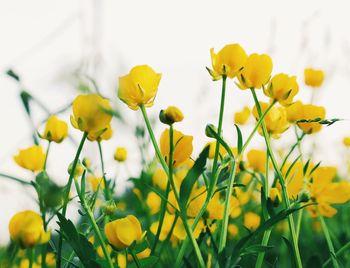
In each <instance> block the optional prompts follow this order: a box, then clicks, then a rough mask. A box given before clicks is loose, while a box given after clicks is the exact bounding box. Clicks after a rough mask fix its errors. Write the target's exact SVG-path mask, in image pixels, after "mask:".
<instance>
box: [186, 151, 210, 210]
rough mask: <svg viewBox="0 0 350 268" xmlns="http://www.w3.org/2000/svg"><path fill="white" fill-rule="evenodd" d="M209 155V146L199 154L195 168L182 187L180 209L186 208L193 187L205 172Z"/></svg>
mask: <svg viewBox="0 0 350 268" xmlns="http://www.w3.org/2000/svg"><path fill="white" fill-rule="evenodd" d="M208 155H209V146H206V147H205V148H204V149H203V151H202V152H201V153H200V154H199V157H198V158H197V160H196V162H195V163H194V165H193V167H192V168H191V169H190V170H189V171H188V173H187V175H186V177H185V178H184V180H183V181H182V183H181V187H180V207H182V208H186V206H187V202H188V199H189V197H190V194H191V192H192V188H193V185H194V184H195V182H196V181H197V180H198V178H199V176H200V175H201V174H202V173H203V172H204V170H205V165H206V163H207V158H208Z"/></svg>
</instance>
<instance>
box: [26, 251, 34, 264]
mask: <svg viewBox="0 0 350 268" xmlns="http://www.w3.org/2000/svg"><path fill="white" fill-rule="evenodd" d="M27 253H28V259H29V268H32V267H33V264H34V248H28V251H27Z"/></svg>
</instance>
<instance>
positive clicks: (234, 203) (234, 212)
mask: <svg viewBox="0 0 350 268" xmlns="http://www.w3.org/2000/svg"><path fill="white" fill-rule="evenodd" d="M230 209H231V212H230V217H231V218H232V219H235V218H237V217H239V215H241V213H242V209H241V203H240V202H239V200H238V198H237V197H235V196H231V199H230Z"/></svg>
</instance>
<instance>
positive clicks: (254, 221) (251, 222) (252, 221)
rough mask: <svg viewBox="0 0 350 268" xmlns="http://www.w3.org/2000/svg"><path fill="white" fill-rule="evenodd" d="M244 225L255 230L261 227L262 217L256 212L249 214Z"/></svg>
mask: <svg viewBox="0 0 350 268" xmlns="http://www.w3.org/2000/svg"><path fill="white" fill-rule="evenodd" d="M243 224H244V226H245V227H246V228H248V229H250V230H255V229H256V228H258V227H259V225H260V216H259V215H258V214H256V213H254V212H247V213H245V214H244V218H243Z"/></svg>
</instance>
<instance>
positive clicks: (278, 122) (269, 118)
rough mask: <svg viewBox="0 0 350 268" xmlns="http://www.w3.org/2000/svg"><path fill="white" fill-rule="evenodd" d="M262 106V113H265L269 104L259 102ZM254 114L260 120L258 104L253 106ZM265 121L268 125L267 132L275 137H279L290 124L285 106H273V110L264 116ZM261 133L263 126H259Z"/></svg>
mask: <svg viewBox="0 0 350 268" xmlns="http://www.w3.org/2000/svg"><path fill="white" fill-rule="evenodd" d="M259 103H260V107H261V113H264V112H265V111H266V110H267V108H268V107H269V104H268V103H266V102H259ZM253 115H254V117H255V119H256V120H257V121H258V120H259V118H260V117H259V114H258V111H257V108H256V106H254V108H253ZM264 122H265V125H266V129H267V132H268V133H269V134H270V135H271V136H272V137H273V138H279V137H280V136H281V134H282V133H283V132H285V131H286V130H287V129H288V128H289V126H290V124H289V122H288V120H287V111H286V109H285V108H284V107H272V108H271V110H270V111H269V112H268V113H267V114H266V116H265V118H264ZM259 132H260V134H262V129H261V127H260V128H259Z"/></svg>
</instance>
